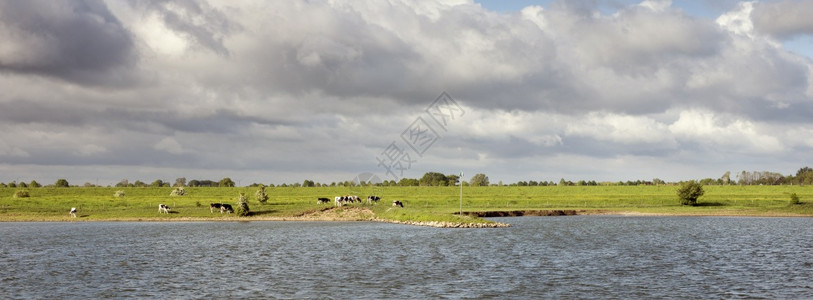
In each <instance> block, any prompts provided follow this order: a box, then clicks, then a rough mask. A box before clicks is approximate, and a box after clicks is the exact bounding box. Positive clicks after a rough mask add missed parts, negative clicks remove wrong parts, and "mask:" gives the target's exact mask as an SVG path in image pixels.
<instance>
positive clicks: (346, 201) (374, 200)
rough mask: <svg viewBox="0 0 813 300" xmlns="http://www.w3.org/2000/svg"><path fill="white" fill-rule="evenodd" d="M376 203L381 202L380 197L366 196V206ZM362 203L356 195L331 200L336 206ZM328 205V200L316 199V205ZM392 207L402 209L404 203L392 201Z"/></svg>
mask: <svg viewBox="0 0 813 300" xmlns="http://www.w3.org/2000/svg"><path fill="white" fill-rule="evenodd" d="M378 201H381V197H379V196H367V204H376V203H378ZM356 202H358V203H363V200H361V198H359V196H356V195H345V196H336V197H334V198H333V203H334V204H335V205H336V206H344V205H345V204H353V203H356ZM327 203H330V199H328V198H317V199H316V204H327ZM392 206H397V207H404V203H403V202H401V201H398V200H396V201H393V202H392Z"/></svg>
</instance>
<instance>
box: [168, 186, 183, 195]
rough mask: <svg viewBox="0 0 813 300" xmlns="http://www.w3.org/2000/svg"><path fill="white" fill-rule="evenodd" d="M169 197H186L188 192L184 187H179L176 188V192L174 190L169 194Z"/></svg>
mask: <svg viewBox="0 0 813 300" xmlns="http://www.w3.org/2000/svg"><path fill="white" fill-rule="evenodd" d="M169 195H170V196H183V195H186V190H184V189H183V187H182V186H179V187H176V188H175V189H174V190H172V192H171V193H169Z"/></svg>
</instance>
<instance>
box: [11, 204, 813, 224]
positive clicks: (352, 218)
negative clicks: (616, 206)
mask: <svg viewBox="0 0 813 300" xmlns="http://www.w3.org/2000/svg"><path fill="white" fill-rule="evenodd" d="M455 214H456V213H455ZM463 214H464V215H473V216H477V217H483V218H491V219H492V220H493V219H500V218H506V217H556V216H562V217H566V216H623V217H653V216H656V217H782V218H788V217H791V218H809V217H813V216H808V215H799V214H790V213H776V212H773V213H768V212H756V213H755V212H751V213H748V212H744V211H713V212H670V213H664V212H643V211H636V210H605V209H595V210H590V209H580V210H513V211H484V212H464V213H463ZM255 221H257V222H288V221H295V222H384V223H394V224H403V225H413V226H429V227H440V228H501V227H510V224H508V223H504V222H491V223H479V222H471V223H463V222H446V221H399V220H390V219H382V218H378V217H376V216H375V215H374V213H373V212H372V211H371V210H369V209H365V208H359V209H350V210H346V209H345V210H335V209H327V210H323V211H319V212H314V213H310V214H306V215H302V216H248V217H239V216H216V217H173V218H166V217H162V216H150V217H109V218H89V216H88V215H79V216H78V217H76V218H73V217H70V216H66V217H46V218H36V217H33V216H19V218H11V219H8V218H6V217H3V216H0V222H179V223H183V222H255Z"/></svg>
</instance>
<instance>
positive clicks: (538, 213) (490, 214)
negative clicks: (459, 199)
mask: <svg viewBox="0 0 813 300" xmlns="http://www.w3.org/2000/svg"><path fill="white" fill-rule="evenodd" d="M585 212H587V211H586V210H510V211H467V212H463V215H467V216H477V217H480V218H494V217H523V216H535V217H548V216H575V215H578V214H582V213H585Z"/></svg>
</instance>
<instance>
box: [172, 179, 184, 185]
mask: <svg viewBox="0 0 813 300" xmlns="http://www.w3.org/2000/svg"><path fill="white" fill-rule="evenodd" d="M172 186H174V187H179V186H180V187H184V186H186V177H180V178H175V184H173V185H172Z"/></svg>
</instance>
